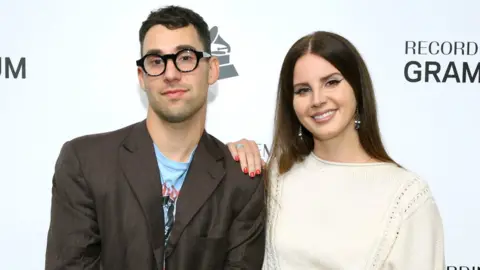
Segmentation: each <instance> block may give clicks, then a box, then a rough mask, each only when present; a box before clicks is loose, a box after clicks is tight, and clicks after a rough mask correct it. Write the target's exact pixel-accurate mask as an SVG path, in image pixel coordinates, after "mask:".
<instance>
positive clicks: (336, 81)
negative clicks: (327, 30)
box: [293, 53, 357, 141]
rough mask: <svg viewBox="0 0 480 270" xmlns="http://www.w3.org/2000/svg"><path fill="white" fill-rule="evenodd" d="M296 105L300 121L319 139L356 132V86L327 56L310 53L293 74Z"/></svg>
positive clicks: (297, 65) (294, 104)
mask: <svg viewBox="0 0 480 270" xmlns="http://www.w3.org/2000/svg"><path fill="white" fill-rule="evenodd" d="M293 85H294V87H293V91H294V95H293V108H294V110H295V113H296V115H297V117H298V119H299V120H300V123H301V124H302V125H303V126H304V127H305V128H306V129H307V130H308V131H310V132H311V133H312V135H313V137H314V138H315V139H316V140H319V141H325V140H329V139H333V138H336V137H338V136H343V135H345V133H348V132H355V128H354V117H355V111H356V106H357V105H356V100H355V95H354V92H353V88H352V87H351V86H350V84H349V83H348V82H347V81H346V80H345V78H344V77H343V76H342V74H341V73H340V71H338V70H337V69H336V68H335V67H334V66H333V65H332V64H330V63H329V62H328V61H327V60H325V59H324V58H322V57H320V56H317V55H314V54H310V53H309V54H306V55H304V56H302V57H301V58H299V59H298V61H297V63H296V64H295V68H294V73H293Z"/></svg>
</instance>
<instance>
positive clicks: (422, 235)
mask: <svg viewBox="0 0 480 270" xmlns="http://www.w3.org/2000/svg"><path fill="white" fill-rule="evenodd" d="M386 269H431V270H443V269H445V255H444V235H443V225H442V220H441V217H440V214H439V211H438V208H437V205H436V204H435V201H434V200H433V198H431V197H430V198H429V199H427V200H426V201H425V202H423V203H422V205H421V206H419V207H418V208H417V209H416V210H415V211H414V212H413V213H412V214H411V215H409V216H408V217H407V218H406V219H405V220H404V221H403V223H402V226H401V228H400V231H399V233H398V238H397V241H396V242H395V244H394V246H393V248H392V251H391V253H390V255H389V256H388V258H387V260H386Z"/></svg>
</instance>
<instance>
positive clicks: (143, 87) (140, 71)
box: [137, 67, 145, 91]
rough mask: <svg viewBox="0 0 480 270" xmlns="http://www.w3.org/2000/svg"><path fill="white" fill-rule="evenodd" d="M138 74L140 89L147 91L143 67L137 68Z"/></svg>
mask: <svg viewBox="0 0 480 270" xmlns="http://www.w3.org/2000/svg"><path fill="white" fill-rule="evenodd" d="M137 74H138V83H139V84H140V87H141V88H142V89H143V91H145V81H144V79H143V70H142V68H141V67H137Z"/></svg>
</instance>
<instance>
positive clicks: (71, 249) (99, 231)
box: [45, 121, 265, 270]
mask: <svg viewBox="0 0 480 270" xmlns="http://www.w3.org/2000/svg"><path fill="white" fill-rule="evenodd" d="M145 123H146V122H145V121H142V122H139V123H136V124H133V125H131V126H128V127H125V128H122V129H120V130H116V131H113V132H108V133H103V134H96V135H87V136H82V137H80V138H76V139H74V140H71V141H69V142H66V143H65V144H64V145H63V147H62V149H61V152H60V155H59V157H58V160H57V163H56V165H55V174H54V176H53V188H52V209H51V221H50V228H49V230H48V242H47V251H46V262H45V269H46V270H70V269H72V270H73V269H82V270H86V269H104V270H127V269H128V270H150V269H158V270H162V269H163V259H164V256H165V258H166V269H167V270H202V269H205V270H207V269H208V270H216V269H248V270H255V269H261V267H262V262H263V257H264V246H265V231H264V222H265V221H264V218H265V206H264V185H263V181H261V179H260V177H259V176H257V177H255V179H250V177H249V176H247V175H245V174H244V173H243V172H242V170H241V168H240V166H239V165H238V163H236V162H235V161H234V160H233V159H232V157H231V154H230V152H229V151H228V148H227V147H226V146H225V145H224V144H223V143H221V142H220V141H218V140H217V139H216V138H214V137H213V136H211V135H209V134H208V133H206V132H204V134H203V136H202V137H201V139H200V143H199V145H198V146H197V150H196V151H195V154H194V157H193V160H192V163H191V166H190V169H189V171H188V173H187V176H186V179H185V182H184V184H183V187H182V189H181V191H180V196H179V198H178V202H177V212H176V218H175V223H174V225H173V228H172V232H171V235H170V238H169V240H168V242H167V245H166V248H164V220H163V209H162V196H161V194H162V186H161V182H160V177H159V169H158V166H157V161H156V158H155V152H154V148H153V142H152V140H151V138H150V136H149V134H148V132H147V128H146V124H145Z"/></svg>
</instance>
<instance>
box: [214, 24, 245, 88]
mask: <svg viewBox="0 0 480 270" xmlns="http://www.w3.org/2000/svg"><path fill="white" fill-rule="evenodd" d="M210 40H211V41H212V43H211V44H210V46H211V48H212V55H215V56H216V57H217V58H218V62H219V63H220V75H219V78H218V79H219V80H222V79H228V78H232V77H236V76H238V72H237V69H235V66H234V65H233V64H231V63H230V52H231V50H232V49H231V48H230V45H229V44H228V43H227V42H225V40H223V39H222V38H221V37H220V35H219V34H218V27H216V26H214V27H212V29H210Z"/></svg>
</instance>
